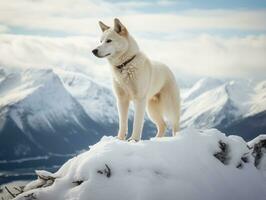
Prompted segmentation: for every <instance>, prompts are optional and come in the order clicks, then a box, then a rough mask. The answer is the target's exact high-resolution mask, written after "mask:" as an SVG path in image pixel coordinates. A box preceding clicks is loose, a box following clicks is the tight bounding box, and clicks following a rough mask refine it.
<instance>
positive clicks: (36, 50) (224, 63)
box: [0, 35, 266, 83]
mask: <svg viewBox="0 0 266 200" xmlns="http://www.w3.org/2000/svg"><path fill="white" fill-rule="evenodd" d="M136 39H137V41H138V42H139V45H140V47H141V49H142V50H143V51H144V52H145V53H146V54H147V55H148V56H149V57H150V58H152V59H155V60H158V61H161V62H163V63H165V64H167V65H169V67H170V68H171V69H172V70H173V71H174V73H175V75H176V76H177V77H178V76H179V74H180V73H181V74H183V73H186V74H190V75H195V76H214V77H222V78H224V77H226V78H228V77H232V78H236V77H237V78H243V77H244V78H253V79H258V78H261V79H265V78H266V74H265V72H266V60H265V55H266V35H260V36H246V37H231V38H222V37H217V36H211V35H201V36H196V37H194V38H190V39H187V40H184V39H182V40H181V39H180V40H174V41H173V40H170V39H169V40H155V39H144V38H136ZM96 43H97V39H96V38H94V37H65V38H47V37H37V36H19V35H2V36H1V37H0V54H1V57H0V66H4V67H9V68H11V67H16V68H25V67H37V68H43V67H48V68H59V69H66V70H74V71H78V72H82V73H85V74H88V75H89V76H91V77H94V78H95V79H97V80H101V81H104V82H105V83H107V82H110V81H111V78H110V77H109V74H110V73H109V66H108V64H107V61H106V60H105V59H98V58H96V57H94V56H93V55H92V53H91V50H92V49H93V48H94V47H95V46H96V45H97V44H96Z"/></svg>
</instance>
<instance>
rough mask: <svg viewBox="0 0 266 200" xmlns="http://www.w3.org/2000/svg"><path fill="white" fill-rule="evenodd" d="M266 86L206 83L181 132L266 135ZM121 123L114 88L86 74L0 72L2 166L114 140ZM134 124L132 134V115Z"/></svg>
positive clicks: (185, 113) (188, 102)
mask: <svg viewBox="0 0 266 200" xmlns="http://www.w3.org/2000/svg"><path fill="white" fill-rule="evenodd" d="M265 85H266V83H265V82H261V83H259V84H257V85H256V84H254V83H252V82H251V81H243V80H236V81H221V80H217V79H213V78H207V79H202V80H200V81H198V82H197V83H196V84H195V85H194V86H193V87H192V88H191V89H189V90H188V92H187V93H186V94H184V95H183V102H182V104H181V105H182V114H181V127H182V128H186V127H196V128H211V127H216V128H218V129H219V130H223V131H225V132H228V133H233V134H242V136H243V137H244V138H245V139H251V138H253V137H254V136H257V135H258V134H262V133H265V131H266V127H265V124H266V123H265V122H266V113H265V112H264V111H265V110H266V103H265V102H266V89H265V88H266V86H265ZM117 121H118V113H117V110H116V101H115V98H114V96H113V93H112V91H111V88H108V87H106V86H104V85H101V84H99V83H97V82H95V81H94V80H93V79H92V78H90V77H88V76H87V75H85V74H81V73H78V72H70V71H63V70H59V69H56V70H54V71H53V70H49V69H42V70H40V69H27V70H24V71H15V72H7V71H6V70H3V69H1V70H0V160H1V159H14V158H21V157H29V156H35V155H42V154H47V153H49V152H50V153H70V152H74V151H76V150H80V149H83V148H86V147H87V146H88V145H89V144H92V143H94V142H95V141H96V140H97V139H99V137H101V135H97V134H98V133H99V131H101V132H103V130H104V132H107V133H108V134H110V135H115V134H116V130H117V128H118V125H117ZM103 122H104V123H103ZM129 122H130V126H129V132H130V130H131V126H132V111H131V112H130V120H129ZM151 124H152V123H151V122H150V121H149V120H146V122H145V126H144V130H145V132H146V133H149V134H148V135H147V134H144V135H143V137H144V138H147V137H150V136H151V135H153V134H154V126H153V125H151ZM247 126H248V127H247ZM242 127H245V130H243V129H242ZM249 127H252V130H253V131H252V134H251V133H250V132H251V130H250V129H249ZM81 133H82V134H81ZM243 134H244V135H243ZM52 138H53V139H52ZM65 146H66V147H65Z"/></svg>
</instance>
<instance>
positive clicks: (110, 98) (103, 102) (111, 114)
mask: <svg viewBox="0 0 266 200" xmlns="http://www.w3.org/2000/svg"><path fill="white" fill-rule="evenodd" d="M55 72H56V73H57V74H58V76H59V77H60V78H61V80H62V82H63V83H64V86H65V88H66V89H67V90H68V91H69V92H70V94H71V95H72V96H73V97H75V99H76V100H77V101H78V102H79V103H80V104H81V105H82V107H83V108H84V109H85V111H86V113H87V114H88V115H89V116H90V117H91V118H92V119H93V120H95V121H97V122H99V123H103V122H105V125H106V124H116V123H117V119H118V113H117V109H116V101H115V98H114V95H113V93H112V91H111V90H110V88H107V87H106V86H104V85H101V84H99V83H96V82H95V81H93V80H92V79H91V78H90V77H88V76H86V75H84V74H81V73H78V72H68V71H63V70H55Z"/></svg>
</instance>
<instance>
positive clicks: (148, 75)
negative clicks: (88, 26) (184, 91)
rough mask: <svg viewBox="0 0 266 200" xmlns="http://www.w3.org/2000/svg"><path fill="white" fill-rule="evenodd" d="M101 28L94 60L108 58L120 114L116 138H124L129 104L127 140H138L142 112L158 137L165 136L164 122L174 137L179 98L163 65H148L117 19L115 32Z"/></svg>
mask: <svg viewBox="0 0 266 200" xmlns="http://www.w3.org/2000/svg"><path fill="white" fill-rule="evenodd" d="M100 27H101V29H102V30H103V35H102V37H101V42H102V44H101V45H100V46H98V47H97V48H96V49H97V50H98V52H97V55H96V56H98V57H107V58H108V61H109V63H110V64H111V66H112V74H113V88H114V92H115V95H116V97H117V107H118V111H119V132H118V135H117V137H118V138H119V139H121V140H124V139H125V137H126V133H127V130H128V107H129V102H130V101H133V103H134V108H135V114H134V124H133V132H132V135H131V138H130V139H133V140H135V141H138V140H140V139H141V133H142V128H143V121H144V113H145V108H147V111H148V115H149V117H150V119H151V120H152V121H153V122H154V123H155V124H156V126H157V135H156V136H157V137H163V136H164V133H165V129H166V123H165V119H167V120H169V122H170V123H171V126H172V133H173V135H175V134H176V132H177V131H178V130H179V117H180V97H179V88H178V87H177V84H176V81H175V78H174V75H173V73H172V72H171V71H170V69H169V68H168V67H167V66H166V65H164V64H162V63H159V62H152V61H150V60H149V58H147V56H145V55H144V54H143V53H142V52H141V51H140V50H139V47H138V45H137V43H136V41H135V40H134V39H133V38H132V36H131V35H130V34H129V33H128V31H127V29H126V27H125V26H124V25H123V24H121V22H120V21H119V20H118V19H115V25H114V28H110V27H108V26H106V25H105V24H103V23H102V22H100ZM110 40H111V42H110ZM107 41H109V42H107ZM134 55H136V57H135V58H134V59H133V60H132V61H131V62H130V63H129V64H127V65H126V66H125V67H124V68H123V70H119V69H117V68H116V66H117V65H120V64H122V63H124V62H125V61H127V60H129V59H130V58H132V57H133V56H134Z"/></svg>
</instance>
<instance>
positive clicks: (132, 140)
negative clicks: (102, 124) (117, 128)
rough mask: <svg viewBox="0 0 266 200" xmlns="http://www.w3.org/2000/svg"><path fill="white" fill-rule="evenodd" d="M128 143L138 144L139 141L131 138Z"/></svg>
mask: <svg viewBox="0 0 266 200" xmlns="http://www.w3.org/2000/svg"><path fill="white" fill-rule="evenodd" d="M127 141H128V142H132V143H136V142H138V141H139V140H137V139H134V138H131V137H130V138H128V139H127Z"/></svg>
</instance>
